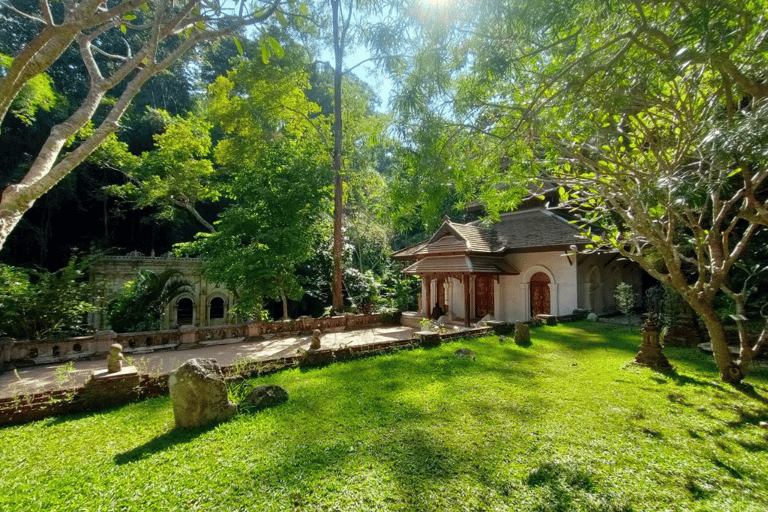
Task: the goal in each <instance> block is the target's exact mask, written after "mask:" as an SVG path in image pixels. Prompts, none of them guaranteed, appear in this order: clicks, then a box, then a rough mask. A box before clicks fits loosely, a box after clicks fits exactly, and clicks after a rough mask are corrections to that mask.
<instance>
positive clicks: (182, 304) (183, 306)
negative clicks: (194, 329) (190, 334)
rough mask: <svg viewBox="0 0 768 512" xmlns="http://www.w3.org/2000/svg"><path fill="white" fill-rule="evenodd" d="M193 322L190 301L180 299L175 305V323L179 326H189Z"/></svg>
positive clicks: (192, 310)
mask: <svg viewBox="0 0 768 512" xmlns="http://www.w3.org/2000/svg"><path fill="white" fill-rule="evenodd" d="M193 321H194V304H193V303H192V299H187V298H184V299H181V300H179V302H178V304H176V323H177V324H179V325H187V324H191V323H192V322H193Z"/></svg>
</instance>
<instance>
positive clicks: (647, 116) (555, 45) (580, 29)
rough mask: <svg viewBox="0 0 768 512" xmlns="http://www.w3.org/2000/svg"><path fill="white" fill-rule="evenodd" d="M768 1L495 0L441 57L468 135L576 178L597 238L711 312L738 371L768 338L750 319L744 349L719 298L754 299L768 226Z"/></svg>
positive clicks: (522, 162) (580, 204)
mask: <svg viewBox="0 0 768 512" xmlns="http://www.w3.org/2000/svg"><path fill="white" fill-rule="evenodd" d="M765 7H766V5H765V3H764V2H754V3H747V4H740V5H738V6H737V5H731V4H727V3H722V2H716V1H708V0H705V1H702V2H696V3H695V4H688V3H686V2H678V1H670V2H657V3H643V2H637V1H611V2H597V1H594V2H580V3H578V4H567V3H563V2H556V1H543V2H529V1H525V0H522V1H513V0H509V1H503V0H502V1H490V2H485V3H482V4H480V6H479V8H478V9H477V13H476V15H474V16H472V17H471V18H470V19H469V21H470V23H471V25H472V26H471V29H469V30H464V31H462V32H460V33H459V32H454V33H453V37H455V38H458V42H457V43H456V41H454V43H456V46H454V47H461V48H465V49H467V52H455V53H454V54H453V56H452V57H448V58H446V59H445V61H444V62H442V63H441V65H440V66H438V67H439V69H441V70H443V71H442V72H443V75H442V76H450V77H452V78H453V79H452V80H451V81H450V83H449V85H448V86H447V87H446V90H448V91H449V92H450V94H453V98H452V99H453V102H454V104H455V105H456V108H455V109H454V111H453V123H454V124H461V125H462V127H463V128H462V129H463V130H464V132H463V133H464V134H465V135H464V137H462V139H463V140H468V141H486V142H487V141H493V142H494V146H495V147H497V148H500V149H501V150H502V157H503V158H509V160H511V161H512V162H513V164H512V165H513V167H529V168H533V169H535V170H536V172H537V173H541V174H543V175H544V176H545V177H549V178H550V179H555V180H557V181H559V182H560V183H561V184H562V185H564V188H563V190H562V196H563V199H564V200H566V201H569V202H570V204H571V205H572V206H573V207H574V208H576V211H578V212H580V213H581V214H582V220H583V221H584V222H583V224H582V226H583V228H584V229H585V233H586V234H588V235H589V236H591V237H592V238H593V240H594V241H595V244H594V250H599V249H602V248H605V247H608V248H610V249H613V250H617V251H619V252H620V253H621V254H622V255H623V256H625V257H627V258H628V259H630V260H632V261H636V262H637V263H639V264H640V265H641V266H642V267H643V268H644V269H645V270H646V271H647V272H648V273H649V274H651V275H652V276H654V277H655V278H656V279H658V280H659V281H660V282H661V283H662V284H664V285H666V286H668V287H670V288H672V289H674V290H675V291H676V292H678V293H679V294H680V295H681V296H682V298H683V299H684V300H685V301H686V302H687V303H688V304H689V305H690V306H691V307H692V308H693V309H694V310H695V311H696V312H697V313H698V314H699V315H700V316H701V318H702V319H703V321H704V323H705V325H706V327H707V331H708V333H709V336H710V338H711V340H712V346H713V349H714V353H715V362H716V363H717V366H718V368H719V370H720V373H721V377H722V379H723V380H725V381H730V382H738V381H740V380H741V379H742V378H743V376H744V374H745V372H746V371H747V369H748V367H749V364H750V362H751V359H752V357H753V356H754V355H755V353H756V352H757V351H759V350H760V349H761V347H762V345H764V344H765V342H766V339H767V338H768V329H765V330H764V331H763V333H762V335H761V336H760V338H759V340H758V342H757V343H756V344H754V345H750V343H749V340H748V339H747V337H746V335H745V332H744V326H743V321H741V320H739V323H740V334H741V355H740V357H739V360H738V361H735V362H734V361H731V358H730V355H729V351H728V346H727V344H726V340H725V332H724V329H723V320H722V319H721V318H720V317H719V315H718V314H717V311H716V309H715V308H714V301H715V298H716V297H717V295H718V294H720V293H725V294H727V295H729V296H730V297H731V298H732V299H733V300H734V301H735V302H736V304H737V306H738V305H739V304H743V303H744V301H745V300H746V299H745V295H744V290H743V289H737V288H734V286H733V283H732V280H731V279H730V277H731V271H732V269H733V268H734V265H735V264H736V262H737V261H738V260H739V258H740V257H741V256H742V255H744V254H745V251H746V250H747V248H748V247H749V245H750V243H751V241H752V239H753V238H754V237H755V235H756V234H758V233H759V232H761V231H764V230H765V226H766V225H768V222H767V221H768V219H766V215H765V212H766V206H767V204H768V203H766V198H767V197H768V193H766V181H768V166H767V165H766V164H767V163H768V157H766V155H768V151H766V148H768V138H766V136H765V133H766V130H765V127H766V123H767V122H768V104H767V103H766V102H767V101H768V98H767V96H768V83H766V81H765V79H764V65H763V63H764V62H765V58H766V50H765V44H764V42H765V38H766V32H765V28H764V26H763V23H762V22H761V20H762V16H763V15H764V12H765ZM468 53H471V55H472V58H471V59H470V58H467V54H468ZM446 70H447V71H446ZM445 95H446V93H444V94H443V96H445ZM456 133H457V134H458V133H459V131H458V130H457V131H456ZM520 156H527V158H520ZM500 170H503V167H492V168H487V169H485V171H484V172H483V173H481V174H480V175H479V176H478V179H479V180H482V179H486V183H487V184H488V185H493V184H494V183H493V182H494V180H493V177H495V176H498V175H499V173H500ZM489 178H490V179H489ZM503 205H504V202H497V203H493V202H489V203H488V204H487V206H488V207H489V208H490V209H491V210H492V211H493V210H498V209H499V208H502V207H503ZM739 307H740V306H739ZM766 327H768V325H767V326H766Z"/></svg>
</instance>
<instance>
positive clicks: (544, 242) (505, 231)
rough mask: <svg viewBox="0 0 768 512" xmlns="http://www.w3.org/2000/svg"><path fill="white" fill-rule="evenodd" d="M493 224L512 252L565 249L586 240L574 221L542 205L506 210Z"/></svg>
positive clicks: (585, 242) (581, 243)
mask: <svg viewBox="0 0 768 512" xmlns="http://www.w3.org/2000/svg"><path fill="white" fill-rule="evenodd" d="M492 228H493V230H494V231H496V233H497V234H498V236H499V238H500V239H501V240H502V242H503V244H504V247H506V248H507V250H509V251H511V252H525V251H526V250H534V249H535V250H546V249H568V248H569V247H570V246H571V245H584V244H587V243H589V240H588V239H587V238H585V237H583V236H582V235H581V234H580V233H579V229H578V228H577V227H576V226H575V225H573V224H570V223H569V222H568V221H567V220H565V219H564V218H562V217H560V216H559V215H557V214H555V213H553V212H551V211H549V210H546V209H544V208H535V209H532V210H524V211H520V212H513V213H505V214H503V215H502V216H501V219H500V220H499V222H497V223H496V224H494V225H493V226H492Z"/></svg>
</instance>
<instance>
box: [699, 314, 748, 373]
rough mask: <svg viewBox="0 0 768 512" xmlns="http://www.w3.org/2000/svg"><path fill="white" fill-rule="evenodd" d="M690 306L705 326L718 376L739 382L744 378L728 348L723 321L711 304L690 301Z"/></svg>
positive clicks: (740, 368)
mask: <svg viewBox="0 0 768 512" xmlns="http://www.w3.org/2000/svg"><path fill="white" fill-rule="evenodd" d="M689 304H690V305H691V307H692V308H693V309H694V311H696V312H697V313H698V314H699V315H700V316H701V319H702V320H703V321H704V325H705V326H706V328H707V334H709V339H710V342H711V343H712V352H713V354H714V357H715V364H716V365H717V368H718V370H719V371H720V378H721V379H722V380H723V382H730V383H739V382H741V380H742V379H743V378H744V371H742V367H741V366H740V365H739V364H737V363H736V362H735V361H734V360H733V358H732V357H731V353H730V351H729V350H728V341H727V339H726V336H725V328H724V327H723V321H722V319H721V318H720V316H719V315H718V314H717V311H715V310H714V309H713V308H712V307H711V306H709V305H706V304H700V303H696V304H694V303H691V302H690V301H689Z"/></svg>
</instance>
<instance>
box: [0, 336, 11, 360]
mask: <svg viewBox="0 0 768 512" xmlns="http://www.w3.org/2000/svg"><path fill="white" fill-rule="evenodd" d="M12 346H13V340H11V339H6V340H0V363H10V362H11V347H12Z"/></svg>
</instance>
